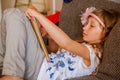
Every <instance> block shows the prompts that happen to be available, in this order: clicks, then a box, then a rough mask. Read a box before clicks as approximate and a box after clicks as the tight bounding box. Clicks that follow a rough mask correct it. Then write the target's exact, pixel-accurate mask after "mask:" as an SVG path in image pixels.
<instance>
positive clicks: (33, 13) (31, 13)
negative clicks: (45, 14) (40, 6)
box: [25, 6, 40, 19]
mask: <svg viewBox="0 0 120 80" xmlns="http://www.w3.org/2000/svg"><path fill="white" fill-rule="evenodd" d="M25 14H26V16H27V17H28V18H29V19H31V18H32V17H37V15H39V14H40V13H39V11H38V10H37V9H36V8H35V7H34V6H30V7H29V8H28V9H27V10H26V11H25Z"/></svg>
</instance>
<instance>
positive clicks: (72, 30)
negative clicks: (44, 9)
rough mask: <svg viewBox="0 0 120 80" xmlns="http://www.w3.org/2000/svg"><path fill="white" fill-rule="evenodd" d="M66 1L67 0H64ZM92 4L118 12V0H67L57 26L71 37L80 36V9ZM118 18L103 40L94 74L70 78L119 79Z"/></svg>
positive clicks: (119, 22) (119, 46)
mask: <svg viewBox="0 0 120 80" xmlns="http://www.w3.org/2000/svg"><path fill="white" fill-rule="evenodd" d="M64 1H67V0H64ZM90 6H94V7H98V8H104V9H114V10H116V11H118V12H120V0H68V2H64V3H63V8H62V11H61V16H60V22H59V26H60V28H61V29H63V30H64V31H65V32H66V33H67V34H68V35H69V36H70V37H71V38H73V39H75V38H79V37H82V35H81V33H82V24H81V23H80V17H79V15H80V14H81V11H84V10H85V9H86V8H87V7H90ZM119 50H120V19H119V20H118V22H117V24H116V26H115V27H114V28H113V29H112V31H111V32H110V34H109V36H108V38H107V40H106V41H105V46H104V52H103V59H102V62H101V64H100V65H99V69H98V73H97V74H96V75H90V76H85V77H82V78H75V79H70V80H120V51H119Z"/></svg>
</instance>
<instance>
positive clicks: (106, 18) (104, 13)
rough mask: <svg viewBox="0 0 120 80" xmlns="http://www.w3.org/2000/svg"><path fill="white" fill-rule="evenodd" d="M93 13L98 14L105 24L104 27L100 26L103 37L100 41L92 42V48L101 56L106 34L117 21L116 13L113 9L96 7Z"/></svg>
mask: <svg viewBox="0 0 120 80" xmlns="http://www.w3.org/2000/svg"><path fill="white" fill-rule="evenodd" d="M93 13H94V14H95V15H96V16H98V17H99V18H100V19H101V21H102V22H103V23H104V24H105V27H102V29H103V34H104V38H103V39H102V40H101V42H100V43H94V44H92V46H93V48H94V49H95V52H96V55H97V56H98V57H99V58H101V57H102V53H103V46H104V41H105V40H106V39H107V36H108V34H109V33H110V31H111V30H112V28H113V27H114V26H115V24H116V23H117V20H118V13H117V12H116V11H114V10H105V9H96V10H95V11H94V12H93Z"/></svg>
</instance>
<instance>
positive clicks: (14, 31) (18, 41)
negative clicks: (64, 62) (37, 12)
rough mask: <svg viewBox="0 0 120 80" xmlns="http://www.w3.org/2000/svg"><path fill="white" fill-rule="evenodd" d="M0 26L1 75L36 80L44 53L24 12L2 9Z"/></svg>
mask: <svg viewBox="0 0 120 80" xmlns="http://www.w3.org/2000/svg"><path fill="white" fill-rule="evenodd" d="M1 24H2V26H1V34H2V35H1V40H2V47H3V49H2V53H0V56H2V57H3V58H4V60H3V72H2V74H3V75H13V76H18V77H21V78H23V79H24V80H36V79H37V76H38V73H39V69H40V67H41V64H42V61H43V58H44V55H43V52H42V50H41V48H40V46H39V43H38V40H37V38H36V35H35V32H34V31H33V29H32V26H31V23H30V22H29V20H28V19H27V18H26V16H25V14H24V13H23V12H21V11H20V10H18V9H15V8H12V9H8V10H6V11H4V15H3V18H2V23H1Z"/></svg>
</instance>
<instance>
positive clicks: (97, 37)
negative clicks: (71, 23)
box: [83, 17, 104, 43]
mask: <svg viewBox="0 0 120 80" xmlns="http://www.w3.org/2000/svg"><path fill="white" fill-rule="evenodd" d="M103 37H104V34H103V30H102V26H101V25H100V23H99V22H98V21H97V20H96V19H95V18H93V17H89V18H88V21H87V23H86V25H85V26H84V27H83V40H85V41H86V42H88V43H97V42H100V41H101V39H102V38H103Z"/></svg>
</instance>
